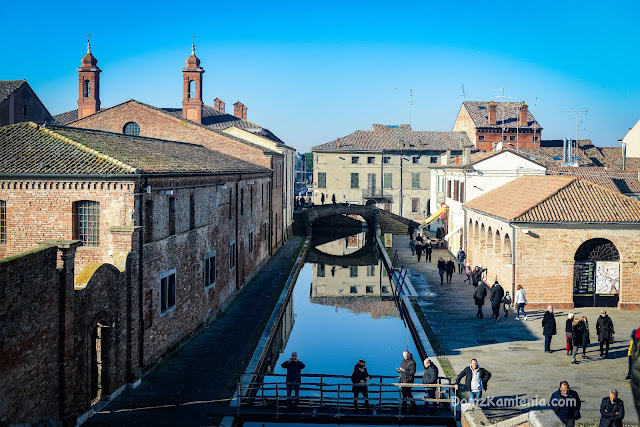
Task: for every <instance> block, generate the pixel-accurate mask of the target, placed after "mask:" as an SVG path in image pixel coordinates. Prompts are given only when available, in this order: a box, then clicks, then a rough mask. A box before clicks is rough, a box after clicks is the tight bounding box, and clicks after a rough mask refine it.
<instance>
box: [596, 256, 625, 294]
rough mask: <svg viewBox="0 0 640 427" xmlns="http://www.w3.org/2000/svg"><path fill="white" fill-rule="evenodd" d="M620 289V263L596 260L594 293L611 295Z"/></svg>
mask: <svg viewBox="0 0 640 427" xmlns="http://www.w3.org/2000/svg"><path fill="white" fill-rule="evenodd" d="M619 291H620V263H618V262H611V261H598V262H596V294H600V295H603V294H605V295H613V294H617V293H618V292H619Z"/></svg>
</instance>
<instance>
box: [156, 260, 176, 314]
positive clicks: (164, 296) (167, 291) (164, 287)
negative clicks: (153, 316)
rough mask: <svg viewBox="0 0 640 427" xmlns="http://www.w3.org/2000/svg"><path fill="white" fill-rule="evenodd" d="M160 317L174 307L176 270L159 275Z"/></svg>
mask: <svg viewBox="0 0 640 427" xmlns="http://www.w3.org/2000/svg"><path fill="white" fill-rule="evenodd" d="M159 294H160V315H161V316H162V315H164V314H165V313H167V312H168V311H170V310H173V309H174V308H175V306H176V269H175V268H174V269H173V270H169V271H165V272H164V273H162V274H161V275H160V292H159Z"/></svg>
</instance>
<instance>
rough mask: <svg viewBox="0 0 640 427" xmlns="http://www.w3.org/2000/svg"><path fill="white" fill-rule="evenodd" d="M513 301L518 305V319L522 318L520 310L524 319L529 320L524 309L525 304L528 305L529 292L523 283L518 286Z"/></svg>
mask: <svg viewBox="0 0 640 427" xmlns="http://www.w3.org/2000/svg"><path fill="white" fill-rule="evenodd" d="M513 303H514V304H515V305H516V320H520V311H522V316H523V319H524V320H527V313H526V312H525V311H524V306H525V305H527V294H526V292H525V291H524V289H523V288H522V285H518V286H517V287H516V297H515V300H514V301H513Z"/></svg>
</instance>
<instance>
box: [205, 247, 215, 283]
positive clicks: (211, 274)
mask: <svg viewBox="0 0 640 427" xmlns="http://www.w3.org/2000/svg"><path fill="white" fill-rule="evenodd" d="M215 284H216V251H212V252H209V253H208V254H206V255H205V256H204V287H205V288H210V287H211V286H213V285H215Z"/></svg>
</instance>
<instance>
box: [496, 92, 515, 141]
mask: <svg viewBox="0 0 640 427" xmlns="http://www.w3.org/2000/svg"><path fill="white" fill-rule="evenodd" d="M494 90H497V91H498V92H500V95H496V98H502V102H503V103H504V102H505V101H504V100H505V99H509V98H511V97H510V96H504V87H502V86H500V87H499V88H498V89H494ZM505 107H506V106H505V105H502V108H500V110H501V111H502V114H501V115H502V119H501V120H502V125H501V126H500V127H501V129H502V135H501V138H500V142H501V143H502V144H503V145H504V110H505Z"/></svg>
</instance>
